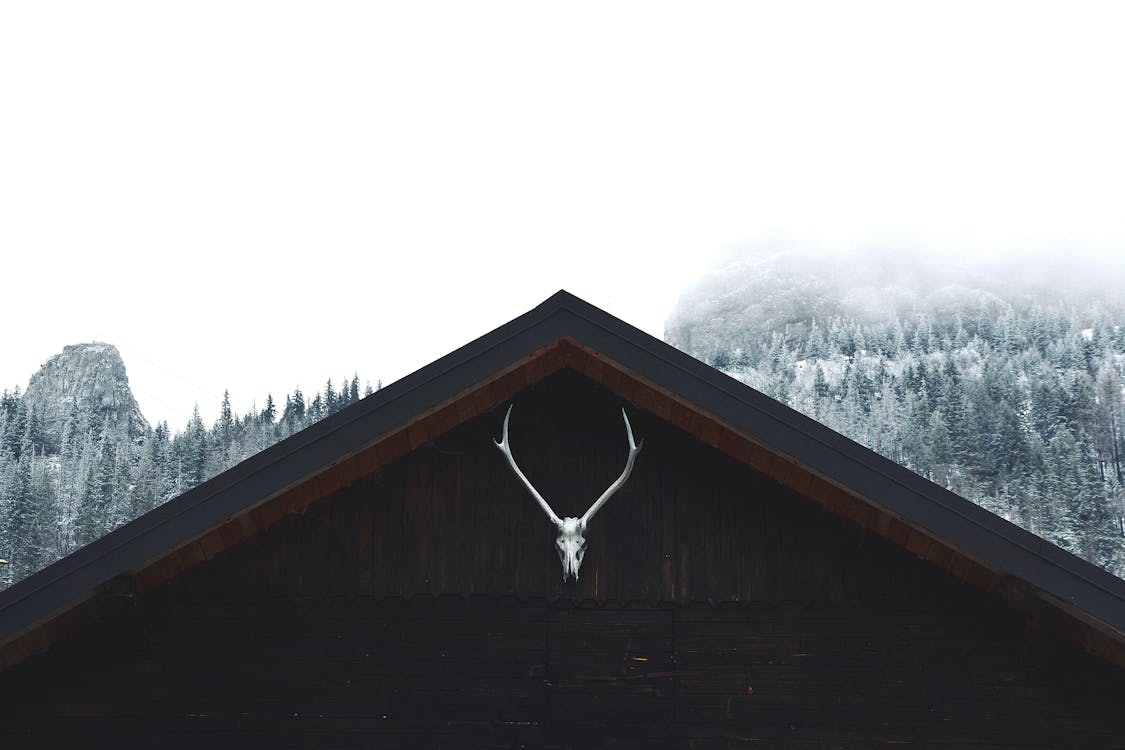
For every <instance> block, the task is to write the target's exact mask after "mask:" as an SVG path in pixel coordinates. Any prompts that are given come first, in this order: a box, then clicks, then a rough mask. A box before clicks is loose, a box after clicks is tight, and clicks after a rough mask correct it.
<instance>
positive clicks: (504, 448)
mask: <svg viewBox="0 0 1125 750" xmlns="http://www.w3.org/2000/svg"><path fill="white" fill-rule="evenodd" d="M513 406H515V404H511V405H510V406H509V407H508V413H507V414H505V415H504V436H503V438H501V439H500V440H493V441H492V442H494V443H496V447H497V448H499V449H500V452H501V453H503V454H504V455H505V456H506V457H507V459H508V465H510V466H511V467H512V471H514V472H515V473H516V476H517V477H519V478H520V481H521V482H523V486H524V487H527V490H528V492H530V493H531V496H532V497H534V498H535V499H536V500H538V501H539V505H540V506H542V508H543V511H544V512H545V513H546V514H547V517H548V518H550V519H551V522H552V523H553V524H555V526H558V527H559V528H562V525H563V522H562V519H561V518H559V517H558V515H556V514H555V511H553V510H551V506H550V505H548V504H547V501H546V500H544V499H543V496H542V495H540V494H539V491H538V490H537V489H535V487H533V486H532V484H531V482H529V481H528V479H527V477H525V476H524V475H523V472H522V471H520V467H519V466H517V465H516V459H514V458H512V449H511V448H510V447H509V446H508V419H509V418H510V417H511V416H512V407H513ZM626 422H628V420H626ZM629 439H630V442H631V441H632V435H630V437H629ZM632 461H633V457H632V455H630V456H629V464H630V466H631V465H632ZM622 481H624V477H622V478H621V479H619V480H618V482H617V483H618V484H620V483H621V482H622ZM614 489H616V487H615V488H614ZM600 502H602V500H598V503H600ZM598 503H594V505H597V504H598Z"/></svg>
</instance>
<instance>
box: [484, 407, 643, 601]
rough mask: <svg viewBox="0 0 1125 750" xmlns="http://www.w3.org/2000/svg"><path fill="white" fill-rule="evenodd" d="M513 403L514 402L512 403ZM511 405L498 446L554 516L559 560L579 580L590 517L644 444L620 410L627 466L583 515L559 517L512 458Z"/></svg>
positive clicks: (566, 572)
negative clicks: (626, 438) (627, 444)
mask: <svg viewBox="0 0 1125 750" xmlns="http://www.w3.org/2000/svg"><path fill="white" fill-rule="evenodd" d="M512 406H514V404H513V405H512ZM512 406H509V407H508V413H507V414H505V415H504V435H503V437H502V438H501V439H500V440H494V441H493V442H495V443H496V447H497V448H499V449H500V452H501V453H503V454H504V456H505V457H506V458H507V459H508V464H509V465H510V466H511V467H512V471H514V472H515V473H516V476H517V477H519V478H520V481H521V482H523V485H524V487H526V488H527V490H528V492H530V493H531V496H532V497H534V498H535V499H536V500H537V501H538V502H539V505H540V507H542V508H543V510H544V512H546V514H547V517H548V518H550V519H551V523H553V524H555V527H556V528H558V530H559V538H558V539H556V540H555V551H556V552H558V553H559V561H560V562H561V563H562V566H563V580H564V581H565V580H567V579H569V578H571V577H573V578H574V580H578V569H579V568H580V567H582V558H583V557H585V555H586V537H585V533H586V526H587V525H588V524H589V523H590V519H591V518H593V517H594V514H595V513H597V512H598V511H599V510H601V507H602V506H603V505H605V504H606V502H607V501H608V500H609V499H610V498H611V497H612V496H613V493H615V492H617V490H619V489H621V485H623V484H625V480H626V479H628V478H629V474H630V473H631V472H632V471H633V462H634V461H635V460H636V458H637V454H638V453H640V452H641V447H642V446H643V445H644V441H643V440H642V441H641V445H637V443H636V442H634V440H633V427H632V425H630V424H629V416H628V415H627V414H626V413H625V410H624V409H622V410H621V416H622V417H623V418H624V419H625V434H626V436H627V437H628V438H629V457H628V458H627V459H626V460H625V470H624V471H622V472H621V476H619V477H618V478H617V479H616V481H614V483H613V484H611V485H610V486H609V487H608V488H607V489H606V491H605V492H603V493H602V496H601V497H599V498H598V499H597V500H595V501H594V504H593V505H591V506H590V509H589V510H587V511H586V512H585V513H584V514H583V515H582V517H581V518H559V517H558V515H557V514H556V513H555V511H553V510H551V506H550V505H548V504H547V501H546V500H544V499H543V496H542V495H540V494H539V491H538V490H536V489H535V487H533V486H532V484H531V482H530V481H528V479H527V477H526V476H524V474H523V472H522V471H520V467H519V466H517V465H516V459H514V458H512V449H511V447H510V446H509V444H508V420H509V419H510V418H511V416H512Z"/></svg>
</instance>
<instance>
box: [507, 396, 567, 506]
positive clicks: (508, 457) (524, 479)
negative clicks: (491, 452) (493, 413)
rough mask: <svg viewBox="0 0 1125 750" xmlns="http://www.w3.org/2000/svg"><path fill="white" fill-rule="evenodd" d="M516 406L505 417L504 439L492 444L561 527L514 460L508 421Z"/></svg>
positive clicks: (512, 405)
mask: <svg viewBox="0 0 1125 750" xmlns="http://www.w3.org/2000/svg"><path fill="white" fill-rule="evenodd" d="M514 406H515V404H511V405H509V406H508V413H507V414H505V415H504V436H503V438H501V439H500V440H495V439H494V440H493V441H492V442H494V443H496V447H497V448H499V449H500V452H501V453H503V454H504V456H505V457H506V458H507V459H508V465H509V466H511V467H512V471H514V472H515V473H516V476H517V477H519V478H520V481H521V482H523V486H524V487H527V491H528V492H530V493H531V496H532V497H534V498H535V499H536V500H537V501H538V502H539V505H540V506H541V507H542V508H543V512H545V513H546V514H547V517H548V518H550V519H551V522H552V523H553V524H555V526H559V527H561V526H562V519H561V518H559V517H558V515H557V514H556V513H555V511H553V510H551V506H550V505H548V504H547V501H546V500H544V499H543V496H542V495H540V494H539V491H538V490H537V489H535V487H533V486H532V484H531V482H529V481H528V479H527V477H525V476H524V475H523V472H522V471H520V467H519V466H517V465H516V459H514V458H512V449H511V447H510V446H509V445H508V419H510V418H511V416H512V408H513V407H514Z"/></svg>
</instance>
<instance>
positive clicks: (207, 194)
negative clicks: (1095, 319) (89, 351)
mask: <svg viewBox="0 0 1125 750" xmlns="http://www.w3.org/2000/svg"><path fill="white" fill-rule="evenodd" d="M1123 29H1125V9H1123V6H1122V5H1120V4H1115V3H1106V4H1083V3H1077V2H1073V1H1068V2H1059V3H1051V4H1037V3H1030V2H1017V3H979V2H973V3H965V4H956V3H950V2H940V3H932V4H922V3H885V4H857V3H828V4H819V3H811V4H810V3H793V2H786V3H775V4H773V5H769V6H767V5H766V4H763V3H742V2H739V3H699V2H690V3H689V2H683V3H679V4H662V3H654V2H641V3H606V2H596V3H576V2H567V3H557V4H553V5H550V6H547V5H545V4H540V3H523V2H521V3H487V2H472V3H466V2H453V3H425V2H410V3H405V2H403V3H394V4H379V3H372V2H363V3H343V2H340V3H328V2H309V3H297V2H281V1H279V0H271V1H270V2H238V1H237V0H222V2H203V1H200V0H196V1H195V2H191V3H155V2H151V0H146V1H145V2H129V3H123V2H111V1H109V0H104V1H102V2H96V3H91V2H74V3H69V2H49V1H47V0H43V1H40V2H27V3H16V2H8V3H3V4H2V5H0V330H2V331H3V333H2V335H3V344H2V346H0V351H2V352H3V353H2V355H0V387H8V388H10V387H12V386H14V385H19V386H20V387H21V388H24V387H26V384H27V379H28V377H29V376H30V375H31V374H32V373H33V372H34V371H35V370H36V369H37V368H38V367H39V365H40V364H41V363H42V362H43V361H44V360H46V359H47V358H48V357H50V356H51V355H53V354H55V353H57V352H58V351H60V350H61V349H62V347H63V346H64V345H66V344H71V343H77V342H82V341H90V340H95V339H96V340H101V341H107V342H110V343H113V344H116V345H117V346H118V347H119V348H120V350H121V352H122V355H123V357H124V359H125V363H126V366H127V368H128V372H129V377H130V381H131V385H132V387H133V390H134V392H135V393H136V395H137V397H138V400H139V401H140V403H141V407H142V409H143V411H144V413H145V415H146V416H147V417H148V418H149V420H150V421H156V420H160V419H168V420H169V422H170V424H171V425H172V426H173V428H179V427H182V425H183V423H184V422H185V421H186V419H187V417H188V415H189V414H190V412H191V408H192V404H193V403H195V402H198V403H199V406H200V408H201V410H202V412H203V415H204V417H205V419H207V420H208V421H210V420H212V419H214V417H215V415H216V414H217V412H218V402H219V398H220V397H221V394H222V392H223V389H224V388H229V389H230V391H231V394H232V398H233V400H234V404H235V407H236V409H237V410H238V411H240V412H245V411H246V410H247V409H248V408H249V406H250V402H251V401H253V400H255V399H256V400H257V401H258V405H259V406H260V405H261V402H262V401H263V400H264V397H265V395H266V393H267V392H272V393H273V394H274V396H275V398H279V399H283V397H284V394H285V393H286V392H289V391H291V390H292V389H293V388H294V387H295V386H300V387H301V388H302V389H304V390H305V391H306V393H311V392H312V391H314V390H315V389H317V388H318V387H320V386H321V385H322V383H323V380H324V378H326V377H328V376H331V377H332V378H333V380H334V382H336V383H337V384H338V383H339V379H340V378H341V377H342V376H344V375H351V374H352V373H354V372H358V373H359V375H360V376H361V377H362V378H367V379H370V380H371V381H372V383H374V381H375V380H376V379H382V380H383V381H384V382H385V383H386V382H390V381H392V380H395V379H397V378H399V377H401V376H402V375H405V374H407V373H409V372H411V371H413V370H414V369H416V368H418V367H420V366H422V365H424V364H426V363H427V362H429V361H431V360H433V359H435V358H437V357H439V356H441V355H443V354H445V353H446V352H448V351H450V350H452V349H454V348H455V347H457V346H460V345H461V344H463V343H466V342H467V341H469V340H471V339H473V338H475V337H476V336H478V335H481V334H483V333H485V332H487V331H488V330H491V329H492V328H493V327H495V326H497V325H499V324H501V323H503V322H505V321H507V320H509V319H511V318H512V317H515V316H516V315H518V314H520V313H522V312H524V311H526V310H527V309H529V308H531V307H533V306H534V305H535V304H537V303H538V302H540V301H542V300H543V299H544V298H546V297H547V296H549V295H550V294H552V293H553V292H555V291H556V290H558V289H560V288H566V289H568V290H570V291H571V292H574V293H576V294H578V295H579V296H582V297H584V298H586V299H587V300H589V301H590V302H592V303H594V304H596V305H598V306H600V307H602V308H604V309H606V310H608V311H609V312H611V313H613V314H615V315H617V316H619V317H622V318H624V319H625V320H627V321H629V322H631V323H633V324H635V325H638V326H639V327H641V328H643V329H645V330H647V331H649V332H650V333H652V334H654V335H657V336H659V335H661V333H662V330H663V321H664V318H665V316H666V315H667V314H668V312H669V310H670V308H671V307H672V305H673V304H674V303H675V300H676V298H677V296H678V294H679V291H680V290H681V288H682V287H683V286H684V285H686V284H687V283H688V282H690V281H691V280H692V279H693V278H695V277H697V276H698V275H699V274H701V273H702V272H703V271H704V270H705V269H706V268H707V266H708V264H709V263H710V262H712V261H713V260H714V259H715V258H717V257H719V256H720V255H722V254H724V253H725V252H727V251H728V250H729V249H730V248H732V247H738V246H741V245H743V244H745V243H753V242H755V241H757V240H759V239H760V238H762V237H768V236H772V235H776V234H788V235H795V236H800V237H807V238H810V241H816V242H819V243H821V244H826V245H828V246H830V247H840V248H841V249H846V248H848V247H851V246H854V245H857V244H862V243H863V242H865V241H867V240H868V239H869V238H871V237H907V238H910V241H911V243H912V244H913V246H922V247H927V248H931V249H945V250H950V251H957V252H960V253H966V252H967V253H978V252H1000V253H1017V252H1023V251H1026V250H1028V249H1034V248H1037V247H1044V246H1054V247H1066V248H1074V249H1082V250H1088V251H1091V252H1096V253H1100V254H1101V256H1100V257H1101V258H1102V259H1103V261H1104V262H1110V263H1117V264H1122V263H1125V260H1122V257H1125V140H1123V136H1122V133H1125V97H1123V96H1122V91H1123V90H1125V83H1123V81H1122V76H1123V72H1125V45H1122V44H1121V35H1122V31H1123Z"/></svg>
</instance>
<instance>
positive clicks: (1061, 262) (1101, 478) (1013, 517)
mask: <svg viewBox="0 0 1125 750" xmlns="http://www.w3.org/2000/svg"><path fill="white" fill-rule="evenodd" d="M1121 280H1122V271H1121V269H1120V268H1119V267H1116V266H1114V267H1106V264H1105V263H1104V261H1103V263H1102V265H1101V266H1098V265H1091V264H1088V263H1077V262H1068V261H1067V259H1065V258H1056V259H1045V260H1040V261H1038V262H1037V263H1032V264H1028V263H1026V262H1025V263H1019V262H1015V261H1000V260H991V261H988V262H980V263H973V262H969V261H965V260H958V261H935V260H932V259H925V258H923V259H917V260H915V259H910V258H903V257H902V256H901V255H895V254H891V253H886V252H873V253H869V254H864V255H854V256H851V257H846V258H845V257H835V256H825V255H823V254H817V253H810V252H804V251H800V250H795V249H790V248H783V249H782V250H780V251H774V252H761V251H759V252H752V253H748V254H742V255H734V256H731V257H729V258H727V259H726V262H725V263H723V264H722V265H721V266H720V267H719V268H718V269H716V270H715V271H714V272H712V273H711V274H709V275H708V276H706V277H705V278H703V279H701V280H700V281H699V282H698V283H697V284H696V285H694V286H693V287H692V288H690V289H688V290H687V291H685V292H684V294H683V295H682V296H681V298H680V301H679V302H678V304H677V306H676V308H675V310H674V311H673V313H672V314H671V315H670V316H669V319H668V322H667V325H666V329H665V338H666V339H667V341H668V342H669V343H671V344H673V345H674V346H676V347H678V348H680V349H682V350H684V351H686V352H688V353H689V354H691V355H693V356H695V357H697V358H699V359H702V360H704V361H706V362H709V363H710V364H712V365H714V366H716V367H718V368H719V369H721V370H723V371H725V372H727V373H728V374H730V375H731V376H733V377H735V378H737V379H739V380H741V381H743V382H745V383H747V384H748V385H750V386H752V387H754V388H757V389H758V390H760V391H762V392H764V393H766V394H767V395H770V396H772V397H773V398H775V399H777V400H778V401H781V402H783V403H785V404H787V405H789V406H791V407H793V408H795V409H798V410H799V411H801V412H803V413H805V414H807V415H808V416H810V417H812V418H814V419H816V420H818V421H820V422H822V423H824V424H826V425H827V426H829V427H831V428H832V429H835V430H837V431H838V432H841V433H843V434H845V435H847V436H848V437H850V438H852V439H853V440H856V441H857V442H859V443H862V444H864V445H866V446H867V447H869V448H871V449H872V450H875V451H877V452H879V453H881V454H883V455H884V456H886V457H888V458H890V459H892V460H894V461H896V462H897V463H899V464H901V465H903V466H905V467H907V468H909V469H911V470H913V471H916V472H918V473H919V474H922V475H923V476H926V477H928V478H930V479H932V480H934V481H935V482H938V483H939V484H942V485H944V486H946V487H948V488H949V489H951V490H953V491H954V492H957V493H958V494H960V495H962V496H964V497H966V498H968V499H970V500H972V501H973V502H976V503H978V504H979V505H982V506H983V507H985V508H988V509H989V510H991V511H992V512H994V513H997V514H998V515H1001V516H1003V517H1004V518H1006V519H1008V520H1010V521H1012V522H1014V523H1017V524H1019V525H1021V526H1023V527H1024V528H1027V529H1028V530H1030V531H1032V532H1034V533H1036V534H1039V535H1040V536H1043V537H1045V538H1047V539H1049V540H1050V541H1052V542H1054V543H1056V544H1058V545H1060V546H1062V547H1064V548H1065V549H1068V550H1070V551H1072V552H1074V553H1076V554H1078V555H1080V556H1082V557H1085V558H1086V559H1087V560H1090V561H1091V562H1094V563H1095V564H1098V565H1101V566H1103V567H1105V568H1107V569H1109V570H1111V571H1113V572H1115V573H1116V574H1117V575H1119V576H1125V491H1123V489H1122V488H1123V486H1125V476H1123V468H1125V466H1123V464H1125V408H1123V386H1122V383H1123V382H1125V295H1123V294H1122V291H1121V290H1122V289H1125V284H1120V285H1119V284H1118V282H1119V281H1121Z"/></svg>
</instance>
